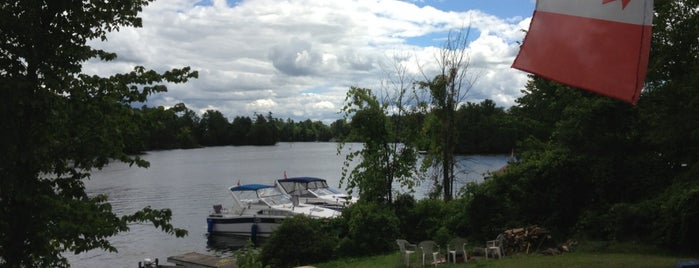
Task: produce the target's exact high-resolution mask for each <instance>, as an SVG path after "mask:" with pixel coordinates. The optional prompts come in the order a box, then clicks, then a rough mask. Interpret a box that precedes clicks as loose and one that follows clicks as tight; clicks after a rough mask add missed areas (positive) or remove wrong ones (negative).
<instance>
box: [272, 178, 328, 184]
mask: <svg viewBox="0 0 699 268" xmlns="http://www.w3.org/2000/svg"><path fill="white" fill-rule="evenodd" d="M277 181H280V182H301V183H309V182H316V181H325V180H324V179H321V178H314V177H294V178H286V179H278V180H277Z"/></svg>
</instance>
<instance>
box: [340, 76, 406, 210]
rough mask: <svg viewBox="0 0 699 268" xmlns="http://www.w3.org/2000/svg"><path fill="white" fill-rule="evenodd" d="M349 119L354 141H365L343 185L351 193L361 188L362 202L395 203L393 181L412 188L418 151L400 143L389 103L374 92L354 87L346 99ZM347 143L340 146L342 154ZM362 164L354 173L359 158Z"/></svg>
mask: <svg viewBox="0 0 699 268" xmlns="http://www.w3.org/2000/svg"><path fill="white" fill-rule="evenodd" d="M345 102H346V105H345V106H344V107H343V109H342V110H343V113H344V114H345V118H350V117H351V118H352V121H351V122H350V126H351V132H350V134H349V137H350V139H351V138H356V139H359V140H361V141H362V142H363V144H364V146H363V147H362V149H360V150H357V151H352V152H350V153H348V154H347V156H346V159H345V162H344V165H343V167H342V178H341V180H340V183H341V184H342V183H346V187H345V188H347V189H348V190H349V191H351V189H353V188H355V187H356V188H358V189H359V196H360V199H362V200H366V201H368V202H387V203H390V202H392V199H393V198H392V195H393V192H392V189H393V182H394V181H396V182H398V183H400V184H401V185H402V186H406V187H408V189H412V187H414V186H415V183H416V181H415V180H414V179H413V178H412V175H413V172H414V167H415V162H416V156H417V155H416V151H415V149H414V148H413V147H411V146H410V145H409V144H399V143H398V141H399V140H398V137H397V136H396V132H395V131H394V128H393V126H392V122H391V120H389V118H388V117H387V116H386V113H387V111H386V109H387V106H386V104H381V103H379V101H378V99H377V98H376V96H374V95H373V93H372V92H371V90H369V89H365V88H356V87H352V88H351V89H350V90H349V91H348V92H347V97H346V98H345ZM344 145H345V143H340V144H339V145H338V152H340V151H341V150H342V148H343V147H344ZM357 157H360V158H361V159H360V162H359V163H358V164H357V165H356V166H355V167H354V168H353V169H352V170H351V171H350V170H349V169H350V165H351V163H352V162H353V161H354V160H355V158H357Z"/></svg>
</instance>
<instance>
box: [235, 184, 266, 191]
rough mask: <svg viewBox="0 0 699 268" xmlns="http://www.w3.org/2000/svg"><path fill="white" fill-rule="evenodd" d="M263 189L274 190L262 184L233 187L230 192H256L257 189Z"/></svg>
mask: <svg viewBox="0 0 699 268" xmlns="http://www.w3.org/2000/svg"><path fill="white" fill-rule="evenodd" d="M264 188H274V186H272V185H264V184H243V185H240V186H233V187H231V188H230V190H231V191H234V192H235V191H257V190H259V189H264Z"/></svg>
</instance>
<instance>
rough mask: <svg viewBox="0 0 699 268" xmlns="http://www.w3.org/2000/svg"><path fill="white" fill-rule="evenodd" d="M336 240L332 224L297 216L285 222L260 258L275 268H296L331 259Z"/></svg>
mask: <svg viewBox="0 0 699 268" xmlns="http://www.w3.org/2000/svg"><path fill="white" fill-rule="evenodd" d="M336 244H337V241H336V240H335V233H334V232H333V231H331V229H330V228H329V225H327V224H325V223H324V222H322V221H321V220H319V219H311V218H309V217H306V216H303V215H298V216H294V217H292V218H287V219H285V220H284V221H283V222H282V224H281V225H280V226H279V228H277V230H276V231H275V232H274V234H272V236H271V237H270V238H269V240H267V241H266V242H265V244H264V245H263V246H262V252H261V255H260V257H261V259H262V261H263V262H264V263H265V264H268V265H270V266H272V267H294V266H299V265H306V264H311V263H317V262H322V261H327V260H330V259H331V258H332V257H333V250H334V248H335V245H336Z"/></svg>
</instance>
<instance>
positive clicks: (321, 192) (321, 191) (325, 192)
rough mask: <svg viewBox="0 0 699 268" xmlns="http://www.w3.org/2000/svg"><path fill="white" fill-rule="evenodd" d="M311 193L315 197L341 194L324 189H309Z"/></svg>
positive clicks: (333, 190) (331, 189)
mask: <svg viewBox="0 0 699 268" xmlns="http://www.w3.org/2000/svg"><path fill="white" fill-rule="evenodd" d="M309 190H310V191H312V192H313V193H315V194H316V195H317V196H322V195H335V194H341V192H340V191H338V190H336V189H333V188H330V187H326V188H317V189H309Z"/></svg>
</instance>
